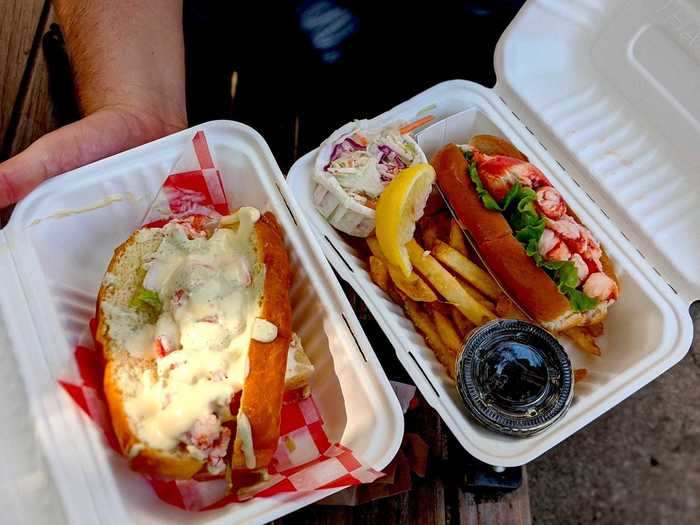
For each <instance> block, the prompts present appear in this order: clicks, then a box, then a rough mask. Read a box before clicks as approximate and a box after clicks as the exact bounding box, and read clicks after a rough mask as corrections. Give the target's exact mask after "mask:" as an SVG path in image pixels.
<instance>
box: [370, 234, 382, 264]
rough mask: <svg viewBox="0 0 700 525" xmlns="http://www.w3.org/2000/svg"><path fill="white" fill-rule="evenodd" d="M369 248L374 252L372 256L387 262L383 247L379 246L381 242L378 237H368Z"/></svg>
mask: <svg viewBox="0 0 700 525" xmlns="http://www.w3.org/2000/svg"><path fill="white" fill-rule="evenodd" d="M367 246H368V247H369V251H370V252H372V255H374V256H375V257H378V258H379V259H381V260H383V261H386V257H385V256H384V252H383V251H382V247H381V246H379V241H378V240H377V238H376V237H367Z"/></svg>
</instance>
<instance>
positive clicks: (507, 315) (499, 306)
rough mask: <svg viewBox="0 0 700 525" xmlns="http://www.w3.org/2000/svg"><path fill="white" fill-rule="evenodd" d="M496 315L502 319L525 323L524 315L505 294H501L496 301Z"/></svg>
mask: <svg viewBox="0 0 700 525" xmlns="http://www.w3.org/2000/svg"><path fill="white" fill-rule="evenodd" d="M496 315H497V316H498V317H501V318H503V319H519V320H521V321H527V317H526V316H525V314H524V313H523V312H522V311H520V309H519V308H518V307H517V306H515V304H514V303H513V301H511V300H510V299H509V298H508V296H507V295H506V294H501V295H500V296H499V297H498V301H496Z"/></svg>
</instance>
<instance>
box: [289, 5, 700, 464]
mask: <svg viewBox="0 0 700 525" xmlns="http://www.w3.org/2000/svg"><path fill="white" fill-rule="evenodd" d="M699 16H700V10H699V9H698V6H697V4H696V5H695V6H690V5H688V4H687V3H685V2H680V1H675V0H657V1H649V2H647V1H642V0H639V1H622V0H614V1H605V2H604V1H602V0H593V1H591V0H588V1H584V0H576V1H571V2H559V1H556V0H530V1H529V2H527V3H526V5H525V6H524V7H523V9H522V10H521V11H520V13H519V14H518V16H517V17H516V18H515V20H514V21H513V22H512V24H511V25H510V26H509V28H508V29H507V30H506V32H505V33H504V35H503V36H502V37H501V39H500V41H499V44H498V47H497V51H496V56H495V65H496V72H497V77H498V82H497V84H496V86H495V87H494V88H493V89H486V88H484V87H482V86H480V85H477V84H474V83H471V82H465V81H450V82H445V83H442V84H439V85H437V86H435V87H433V88H430V89H428V90H427V91H425V92H423V93H421V94H419V95H418V96H416V97H414V98H412V99H410V100H409V101H407V102H405V103H403V104H400V105H399V106H397V107H395V108H393V109H392V110H390V111H388V112H386V113H384V114H382V115H380V116H378V117H376V118H375V119H373V123H377V124H379V123H390V122H394V121H396V120H404V121H410V120H413V119H415V118H417V117H420V116H423V115H425V114H432V115H434V116H436V117H437V121H436V122H435V123H434V124H432V125H431V126H429V127H427V128H426V129H424V130H422V131H421V132H419V133H418V134H417V137H416V138H417V140H418V142H419V144H420V145H421V147H422V148H423V149H424V151H425V153H426V155H427V156H428V158H430V157H431V155H432V154H434V153H435V152H436V151H437V149H438V148H439V147H441V146H442V145H444V144H446V143H449V142H455V143H465V142H466V141H467V140H468V139H469V137H470V136H471V135H473V134H475V133H491V134H495V135H500V136H502V137H505V138H507V139H509V140H510V141H511V142H513V144H515V146H517V147H518V148H519V149H520V150H522V151H523V152H524V153H525V154H526V155H527V156H528V157H529V158H530V161H531V162H532V163H533V164H535V165H536V166H538V167H540V168H541V169H542V170H543V171H544V173H545V174H546V175H547V177H548V178H549V179H550V181H552V183H553V184H554V185H555V186H556V187H557V188H558V189H560V190H561V193H562V194H563V196H564V198H565V199H566V201H567V202H568V203H569V205H570V206H571V207H572V208H573V210H574V211H576V213H577V214H578V215H579V216H580V217H581V219H582V221H583V222H584V223H585V224H586V225H588V226H589V228H590V229H591V231H592V232H593V233H594V235H595V236H596V237H597V238H598V239H599V240H600V241H601V242H602V244H603V246H604V247H605V249H606V250H607V251H608V253H609V254H610V256H611V257H612V260H613V261H614V262H615V266H616V270H617V272H618V274H619V276H620V279H621V285H622V286H621V287H622V295H621V298H620V300H619V302H618V303H617V304H615V305H614V306H613V307H612V308H611V310H610V315H609V317H608V319H607V321H606V323H605V335H604V336H603V337H602V338H601V339H600V341H599V342H600V345H601V347H602V353H603V355H602V357H600V358H595V357H592V356H590V355H586V354H584V353H583V352H582V351H580V350H578V349H576V348H575V347H574V346H573V344H570V343H569V342H568V341H566V340H564V341H563V342H564V344H565V346H566V348H567V351H568V353H569V356H570V357H571V360H572V363H573V366H574V367H575V368H579V367H585V368H587V369H588V370H589V375H588V377H587V378H586V380H585V381H584V382H582V383H580V384H578V385H576V390H575V398H574V401H573V404H572V406H571V408H570V410H569V411H568V413H567V414H566V416H565V417H564V418H563V419H561V420H560V421H558V422H557V423H556V424H554V425H553V426H551V427H550V428H548V429H546V430H545V431H543V432H542V433H540V434H537V435H535V436H532V437H528V438H524V439H523V438H514V437H509V436H505V435H500V434H497V433H494V432H491V431H489V430H486V429H484V428H482V427H481V426H479V425H478V424H477V423H476V422H475V421H474V420H473V419H471V418H470V417H469V415H468V414H467V411H466V409H465V408H464V406H463V404H462V402H461V400H460V398H459V395H458V393H457V390H456V388H455V386H454V383H453V382H452V381H450V379H449V378H448V377H447V374H446V372H445V371H444V369H443V368H442V366H441V365H440V364H439V363H438V361H437V360H436V359H435V357H434V356H433V353H432V352H431V351H430V349H429V348H428V347H427V346H426V345H425V343H424V341H423V339H422V337H421V336H420V335H419V334H418V333H417V332H416V330H415V329H414V327H413V325H412V324H411V322H410V321H409V320H408V319H407V318H406V317H405V316H404V314H403V311H402V309H401V307H399V306H398V305H396V304H394V303H393V302H392V301H391V299H390V298H389V297H388V296H387V295H386V294H384V293H383V292H382V291H381V290H380V289H379V288H378V287H377V286H376V285H375V284H374V283H373V282H372V281H371V279H370V276H369V273H368V271H367V266H366V263H365V261H364V260H362V259H360V258H358V257H357V253H356V251H355V250H354V249H353V248H352V247H351V246H350V245H349V244H347V243H346V242H344V240H343V238H342V237H341V236H340V235H339V234H338V232H336V231H335V230H334V229H333V228H332V227H330V226H329V225H328V224H327V223H326V222H325V221H324V220H323V218H322V217H321V216H320V214H318V213H316V211H315V210H314V206H313V202H312V186H313V184H312V182H311V172H312V167H313V161H314V157H315V154H316V152H315V151H312V152H310V153H308V154H307V155H305V156H304V157H302V158H301V159H299V160H298V161H297V162H296V163H295V164H294V166H292V169H291V171H290V175H289V178H288V180H287V182H288V184H289V185H290V186H291V188H292V190H293V192H294V195H295V197H296V198H297V200H298V201H299V203H300V204H301V206H302V208H303V209H304V210H305V212H306V213H307V216H308V218H309V221H310V222H311V224H312V225H313V228H314V230H315V232H316V234H317V236H318V239H319V242H320V243H321V246H322V247H323V251H324V253H325V254H326V256H327V257H328V259H329V260H330V261H331V264H332V265H333V267H334V268H335V269H336V271H337V272H338V273H339V274H340V275H341V277H342V278H343V279H345V280H346V281H348V282H349V283H350V284H351V286H352V287H353V288H354V289H355V291H356V292H357V293H358V294H359V295H360V297H361V298H362V299H363V300H364V301H365V303H366V304H367V306H368V307H369V309H370V311H371V312H372V314H373V315H374V316H375V317H376V318H377V320H378V322H379V324H380V325H381V326H382V328H383V329H384V331H385V333H386V335H387V336H388V338H389V340H390V341H391V342H392V344H393V345H394V348H395V350H396V355H397V357H398V359H399V360H400V361H401V363H402V364H403V365H404V367H405V368H406V370H407V371H408V373H409V374H410V375H411V377H412V379H413V380H414V381H415V383H416V385H417V386H418V388H419V389H420V391H421V392H422V394H423V395H424V396H425V398H426V399H427V400H428V402H429V403H430V404H431V405H432V406H433V407H434V408H435V409H436V410H437V411H438V413H439V414H440V416H441V417H442V418H443V420H444V421H445V423H446V424H447V426H448V427H449V428H450V430H451V431H452V432H453V433H454V435H455V436H456V438H457V439H458V440H459V442H460V443H461V444H462V446H464V448H465V449H466V450H467V451H468V452H470V453H471V454H472V455H474V456H475V457H477V458H479V459H481V460H483V461H485V462H487V463H490V464H493V465H502V466H515V465H521V464H524V463H527V462H528V461H531V460H532V459H534V458H536V457H537V456H539V455H540V454H542V453H544V452H545V451H547V450H549V449H550V448H552V447H553V446H555V445H556V444H557V443H559V442H561V441H562V440H564V439H566V438H567V437H569V436H570V435H572V434H573V433H574V432H576V431H577V430H579V429H580V428H582V427H583V426H584V425H586V424H588V423H590V422H591V421H593V420H594V419H595V418H597V417H599V416H600V415H601V414H603V413H604V412H605V411H607V410H609V409H610V408H612V407H613V406H615V405H616V404H618V403H620V402H621V401H622V400H624V399H625V398H627V397H629V396H630V395H631V394H632V393H634V392H635V391H636V390H638V389H639V388H641V387H642V386H644V385H645V384H646V383H648V382H650V381H651V380H653V379H654V378H656V377H657V376H659V375H660V374H661V373H662V372H664V371H665V370H667V369H668V368H669V367H671V366H672V365H673V364H675V363H676V362H678V361H679V360H680V359H681V358H682V357H683V356H684V355H685V354H686V353H687V351H688V349H689V347H690V344H691V340H692V323H691V319H690V316H689V313H688V306H689V303H690V302H692V300H693V299H697V298H699V297H700V257H698V253H700V226H698V225H700V198H699V194H700V154H699V153H698V152H699V151H700V150H699V149H698V147H697V145H698V144H700V102H699V100H700V99H699V98H698V97H697V93H698V92H699V90H700V68H698V62H700V60H699V59H700V37H698V34H697V33H698V28H699V27H700V25H698V23H697V22H698V18H699ZM688 20H693V22H692V23H690V22H685V21H688ZM693 24H694V25H693ZM693 27H694V28H695V37H694V38H693V35H692V34H691V33H689V32H691V30H692V29H693ZM690 38H693V40H692V42H691V41H690V40H689V39H690ZM454 59H455V60H468V54H467V55H463V54H460V53H458V52H457V51H455V53H454Z"/></svg>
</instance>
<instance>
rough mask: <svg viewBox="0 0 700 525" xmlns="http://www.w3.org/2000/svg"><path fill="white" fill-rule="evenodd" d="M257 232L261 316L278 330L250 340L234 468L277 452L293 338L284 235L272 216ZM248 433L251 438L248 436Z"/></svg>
mask: <svg viewBox="0 0 700 525" xmlns="http://www.w3.org/2000/svg"><path fill="white" fill-rule="evenodd" d="M255 232H256V242H257V251H258V254H260V256H259V258H260V261H261V263H262V264H264V268H265V270H264V271H265V283H264V287H263V296H262V305H261V311H260V314H259V316H260V318H262V319H265V320H266V321H268V322H270V323H272V324H274V325H275V326H276V327H277V337H276V338H275V339H274V340H273V341H271V342H268V343H263V342H260V341H256V340H252V341H251V344H250V350H249V354H248V359H249V363H250V368H249V372H248V376H247V377H246V380H245V383H244V385H243V396H242V398H241V407H240V410H239V414H238V418H237V421H238V425H237V430H236V438H235V441H234V445H233V462H232V463H233V468H234V469H254V468H261V467H265V466H267V465H268V464H269V462H270V460H271V459H272V456H273V454H274V453H275V451H276V450H277V442H278V440H279V429H280V410H281V406H282V397H283V394H284V378H285V371H286V366H287V351H288V349H289V343H290V340H291V336H292V328H291V325H292V309H291V303H290V300H289V288H290V286H291V271H290V266H289V257H288V255H287V250H286V249H285V247H284V241H283V238H282V231H281V229H280V227H279V225H278V223H277V220H276V219H275V216H274V215H273V214H272V213H269V212H268V213H265V214H263V215H262V217H261V218H260V220H259V221H258V222H257V223H256V224H255ZM242 415H244V417H243V418H242V417H241V416H242ZM242 419H245V420H247V423H248V425H247V426H248V427H249V428H248V429H246V428H244V425H242V424H241V423H242ZM247 430H249V431H250V435H246V431H247ZM249 438H252V442H251V441H249ZM251 445H252V449H253V451H254V454H255V456H254V458H255V459H254V462H255V464H254V465H252V463H251V461H250V459H251V458H250V451H248V461H246V447H247V446H251Z"/></svg>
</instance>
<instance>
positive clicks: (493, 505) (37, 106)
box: [0, 0, 531, 525]
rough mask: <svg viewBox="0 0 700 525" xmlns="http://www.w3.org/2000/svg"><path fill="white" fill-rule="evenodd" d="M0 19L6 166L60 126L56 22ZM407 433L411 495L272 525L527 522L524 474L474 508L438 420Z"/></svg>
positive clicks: (385, 356)
mask: <svg viewBox="0 0 700 525" xmlns="http://www.w3.org/2000/svg"><path fill="white" fill-rule="evenodd" d="M0 13H2V16H0V75H2V81H0V161H1V160H4V159H6V158H8V157H10V156H12V155H13V154H15V153H17V152H19V151H21V150H22V149H24V148H25V147H27V146H28V145H29V144H31V142H32V141H34V140H35V139H37V138H38V137H40V136H41V135H43V134H45V133H47V132H49V131H51V130H52V129H55V128H56V127H57V126H58V125H59V121H58V119H57V118H56V116H55V114H54V113H55V112H54V107H53V105H52V101H51V98H50V96H49V75H48V69H47V62H46V58H45V56H44V52H43V51H42V45H41V41H42V36H43V35H44V34H45V33H46V32H47V31H48V30H49V27H50V25H51V23H53V22H55V19H54V14H53V10H52V8H51V5H50V2H49V0H21V1H16V0H0ZM283 127H284V131H283V133H284V134H285V135H286V136H287V137H290V138H289V140H282V141H276V142H277V144H275V143H274V142H275V141H272V140H270V139H269V138H268V141H270V142H271V145H272V147H273V151H274V152H275V155H276V156H278V159H279V161H280V164H281V165H282V166H283V169H284V168H285V165H288V163H290V162H291V161H292V160H294V159H295V158H296V157H297V156H298V155H299V154H300V153H303V152H304V151H306V149H308V148H306V147H305V146H306V144H305V142H304V140H303V133H304V131H303V130H304V129H305V127H306V125H305V122H304V121H303V119H300V117H299V116H294V118H292V119H290V121H289V122H288V123H287V124H286V125H285V126H283ZM300 130H301V132H300ZM329 131H330V130H329ZM263 133H264V130H263ZM300 135H301V137H300ZM280 144H282V145H281V146H280ZM276 146H277V147H276ZM345 288H346V293H348V296H349V298H350V300H351V302H353V304H354V305H355V306H356V311H357V313H358V317H359V318H360V320H361V321H362V323H363V326H364V327H365V330H366V331H367V335H368V337H369V339H370V341H372V343H373V346H374V347H375V350H376V351H377V354H378V355H379V358H380V361H381V362H382V364H383V365H384V367H385V369H386V370H387V373H388V375H389V376H390V377H391V378H395V379H399V380H403V381H406V382H409V380H408V379H407V376H406V375H405V373H404V372H403V370H402V368H401V366H400V365H399V364H398V361H397V360H396V358H395V357H394V356H393V349H392V348H391V346H390V344H389V342H388V341H387V340H386V338H385V337H384V335H383V334H382V333H381V330H380V329H379V328H378V326H377V325H376V323H374V321H373V320H372V318H371V316H370V315H369V314H368V313H367V311H366V309H365V308H364V305H362V304H361V302H360V301H359V300H358V299H357V298H356V297H355V296H354V294H353V293H352V291H351V290H349V289H348V287H347V286H346V287H345ZM406 427H407V431H413V432H416V433H419V434H420V435H421V436H422V437H423V438H424V439H425V441H426V442H427V443H428V444H429V445H430V458H429V465H428V475H427V476H426V478H425V479H420V478H418V477H415V476H414V478H413V488H412V490H411V491H410V492H407V493H404V494H400V495H397V496H393V497H389V498H385V499H381V500H377V501H374V502H371V503H367V504H364V505H360V506H357V507H341V506H334V507H329V506H317V505H315V506H311V507H307V508H305V509H302V510H300V511H298V512H296V513H294V514H292V515H290V516H287V517H285V518H283V519H280V520H277V521H276V522H275V523H277V524H292V523H294V524H296V523H309V524H319V525H320V524H325V523H329V524H330V523H333V524H346V523H348V524H349V523H377V522H382V523H384V524H386V525H393V524H413V523H415V524H437V525H442V524H447V523H449V524H482V523H498V524H501V523H515V524H527V523H530V521H531V519H530V504H529V498H528V491H527V477H526V476H525V475H524V476H523V484H522V486H521V487H520V488H519V489H518V490H516V491H515V492H512V493H510V494H507V495H505V496H502V497H499V498H496V499H492V500H489V501H479V502H477V500H475V497H474V496H473V495H472V494H471V493H470V492H468V491H467V490H466V489H465V485H466V483H465V480H466V478H467V476H468V475H469V472H468V471H465V469H464V468H463V467H462V465H463V458H464V452H463V451H462V450H461V447H460V446H459V444H458V443H457V442H456V440H455V439H454V437H453V436H452V435H451V434H450V432H449V430H448V429H447V428H446V426H445V425H444V424H443V423H442V421H441V420H440V418H439V417H438V415H437V413H436V412H435V411H433V410H432V409H431V408H429V407H427V406H425V405H424V406H421V407H419V408H418V409H416V410H413V411H412V412H411V413H409V415H408V416H407V422H406Z"/></svg>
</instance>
